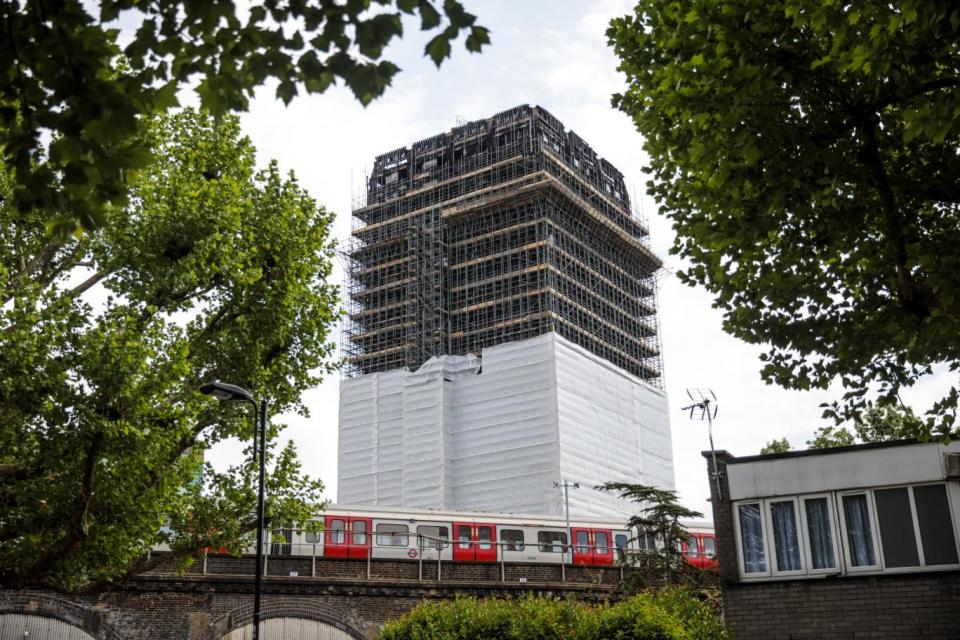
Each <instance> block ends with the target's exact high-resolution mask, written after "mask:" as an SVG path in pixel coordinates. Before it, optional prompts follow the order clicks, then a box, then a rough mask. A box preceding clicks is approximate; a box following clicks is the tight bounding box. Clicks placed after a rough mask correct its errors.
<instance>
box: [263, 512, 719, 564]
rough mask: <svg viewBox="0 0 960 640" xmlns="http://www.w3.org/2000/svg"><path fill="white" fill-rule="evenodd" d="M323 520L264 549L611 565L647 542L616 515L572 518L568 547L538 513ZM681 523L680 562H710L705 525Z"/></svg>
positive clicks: (357, 515)
mask: <svg viewBox="0 0 960 640" xmlns="http://www.w3.org/2000/svg"><path fill="white" fill-rule="evenodd" d="M323 524H324V528H323V531H322V532H321V533H309V532H305V531H293V530H284V531H283V532H282V533H283V540H282V541H280V540H277V541H274V542H273V543H272V544H271V546H270V553H271V554H272V555H305V556H315V557H324V558H366V557H368V556H369V557H372V558H383V559H399V560H417V559H422V560H437V559H438V558H439V560H441V561H452V562H501V561H502V562H506V563H511V562H525V563H526V562H537V563H540V562H542V563H556V564H559V563H562V562H571V561H572V563H573V564H578V565H591V566H605V565H612V564H614V562H615V561H616V558H617V555H618V550H619V549H622V550H624V551H642V550H643V549H644V548H649V547H648V546H645V545H649V544H651V541H649V540H643V539H639V540H638V539H636V538H635V537H634V535H633V534H631V532H630V531H628V530H627V529H626V528H625V527H624V523H623V521H618V520H611V519H602V518H575V519H572V520H571V521H570V535H571V537H572V541H573V543H572V545H571V546H570V547H569V548H568V547H567V526H566V523H565V522H564V520H563V519H561V518H551V517H544V516H533V515H530V516H526V515H518V514H492V513H480V512H467V511H461V512H455V511H441V510H434V509H406V508H395V507H367V506H347V505H335V506H331V507H330V508H329V509H328V510H327V511H326V512H325V513H324V515H323ZM687 529H688V531H690V534H691V537H690V539H689V540H688V541H687V542H686V543H684V544H683V551H684V554H685V555H686V557H687V560H688V561H689V562H690V563H691V564H694V565H695V566H699V567H701V568H710V567H713V566H715V563H716V561H715V543H714V537H713V528H712V525H711V523H708V522H691V523H687ZM571 552H572V557H570V555H568V554H570V553H571Z"/></svg>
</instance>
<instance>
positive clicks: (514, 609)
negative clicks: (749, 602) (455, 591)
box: [380, 588, 727, 640]
mask: <svg viewBox="0 0 960 640" xmlns="http://www.w3.org/2000/svg"><path fill="white" fill-rule="evenodd" d="M476 638H488V639H489V640H594V639H596V640H608V639H609V638H620V639H622V640H674V639H676V640H681V639H683V640H724V639H725V638H727V631H726V629H725V628H724V626H723V622H722V620H721V619H720V616H719V615H718V614H717V612H716V611H715V610H714V609H712V608H711V607H710V606H709V605H707V604H705V603H703V602H702V601H701V600H700V598H698V597H697V594H695V593H693V592H691V591H688V590H686V589H682V588H672V589H663V590H657V591H646V592H644V593H642V594H639V595H635V596H633V597H631V598H629V599H627V600H624V601H622V602H619V603H616V604H604V605H599V606H588V605H582V604H576V603H574V602H572V601H570V600H567V601H558V600H548V599H546V598H532V597H529V598H520V599H516V600H497V599H493V598H491V599H486V600H477V599H473V598H460V599H457V600H455V601H452V602H451V601H444V602H433V601H425V602H423V603H421V604H420V605H418V606H417V607H416V608H414V609H413V610H412V611H411V612H410V613H408V614H407V615H405V616H404V617H403V618H401V619H400V620H398V621H396V622H392V623H388V624H387V625H386V627H384V629H383V632H382V633H381V634H380V640H461V639H462V640H474V639H476Z"/></svg>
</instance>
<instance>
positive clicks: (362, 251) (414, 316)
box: [343, 105, 663, 386]
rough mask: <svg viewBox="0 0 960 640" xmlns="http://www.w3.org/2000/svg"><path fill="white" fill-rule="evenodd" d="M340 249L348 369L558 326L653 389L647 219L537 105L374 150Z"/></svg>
mask: <svg viewBox="0 0 960 640" xmlns="http://www.w3.org/2000/svg"><path fill="white" fill-rule="evenodd" d="M347 255H348V258H349V260H348V265H347V290H348V294H349V302H348V322H347V323H346V325H345V330H344V341H343V344H344V351H345V355H346V358H347V374H348V375H356V374H363V373H372V372H376V371H387V370H390V369H396V368H401V367H405V368H408V369H415V368H417V367H419V366H420V365H421V364H423V363H424V362H425V361H426V360H428V359H429V358H430V357H432V356H434V355H440V354H465V353H474V354H478V355H479V354H480V352H481V351H482V350H483V349H484V348H485V347H488V346H492V345H496V344H501V343H503V342H509V341H512V340H521V339H524V338H530V337H533V336H536V335H540V334H542V333H545V332H547V331H556V332H557V333H559V334H560V335H562V336H563V337H565V338H567V339H568V340H570V341H572V342H574V343H576V344H579V345H581V346H582V347H584V348H586V349H588V350H589V351H591V352H593V353H595V354H596V355H598V356H600V357H602V358H604V359H606V360H608V361H610V362H612V363H613V364H616V365H617V366H619V367H621V368H623V369H625V370H626V371H628V372H630V373H632V374H634V375H636V376H638V377H640V378H643V379H644V380H647V381H648V382H650V383H651V384H653V385H655V386H662V382H663V381H662V371H663V367H662V361H661V357H660V343H659V335H660V332H659V324H658V319H657V301H656V273H657V271H658V270H659V269H660V268H661V266H662V263H661V262H660V260H659V258H657V257H656V256H655V255H654V254H653V252H652V251H651V250H650V247H649V234H648V231H647V227H646V224H645V223H644V221H643V220H642V219H641V218H640V216H639V215H638V214H637V213H636V212H635V211H634V210H633V209H632V208H631V206H630V200H629V197H628V195H627V190H626V187H625V185H624V180H623V175H622V174H621V173H620V172H619V171H618V170H617V169H616V168H615V167H613V165H611V164H610V163H608V162H607V161H606V160H604V159H603V158H600V157H598V156H597V155H596V153H595V152H594V151H593V150H592V149H591V148H590V146H589V145H588V144H587V143H586V142H584V141H583V140H582V139H581V138H580V137H579V136H577V135H576V134H575V133H573V132H572V131H566V130H565V129H564V127H563V125H562V124H561V123H560V122H559V121H558V120H557V119H556V118H554V117H553V116H552V115H550V114H549V113H548V112H547V111H546V110H544V109H542V108H540V107H530V106H526V105H523V106H519V107H515V108H513V109H510V110H507V111H504V112H501V113H499V114H497V115H495V116H493V117H492V118H488V119H486V120H478V121H475V122H468V123H466V124H464V125H462V126H458V127H455V128H454V129H452V130H451V131H450V132H448V133H443V134H440V135H437V136H434V137H432V138H428V139H426V140H421V141H420V142H417V143H415V144H413V145H412V146H411V147H409V148H402V149H396V150H394V151H391V152H389V153H385V154H383V155H381V156H378V157H377V158H376V160H375V162H374V167H373V171H372V173H371V174H370V176H369V178H368V181H367V191H366V194H365V197H364V198H362V199H361V200H360V201H358V202H356V203H355V204H354V210H353V228H352V231H351V239H350V243H349V246H348V250H347Z"/></svg>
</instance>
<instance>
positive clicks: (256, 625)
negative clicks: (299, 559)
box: [200, 380, 267, 640]
mask: <svg viewBox="0 0 960 640" xmlns="http://www.w3.org/2000/svg"><path fill="white" fill-rule="evenodd" d="M200 392H201V393H205V394H206V395H208V396H213V397H214V398H216V399H217V400H220V401H225V402H229V401H240V402H249V403H250V404H252V405H253V408H254V414H253V461H254V463H257V464H259V467H260V470H259V479H258V489H257V561H256V569H255V572H254V577H253V640H260V589H261V584H262V583H263V478H264V475H266V456H265V455H264V452H265V451H266V448H267V401H266V399H264V398H261V399H260V404H259V409H260V420H259V427H258V425H257V422H258V421H257V413H256V409H257V400H256V398H254V397H253V394H252V393H250V392H249V391H247V390H246V389H243V388H241V387H238V386H236V385H233V384H227V383H226V382H218V381H216V380H215V381H213V382H208V383H206V384H204V385H201V386H200ZM258 439H259V442H258V441H257V440H258Z"/></svg>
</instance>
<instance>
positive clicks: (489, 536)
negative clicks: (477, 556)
mask: <svg viewBox="0 0 960 640" xmlns="http://www.w3.org/2000/svg"><path fill="white" fill-rule="evenodd" d="M477 534H478V537H479V539H480V548H481V549H492V548H493V544H492V543H493V530H492V529H491V528H490V527H477Z"/></svg>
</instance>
